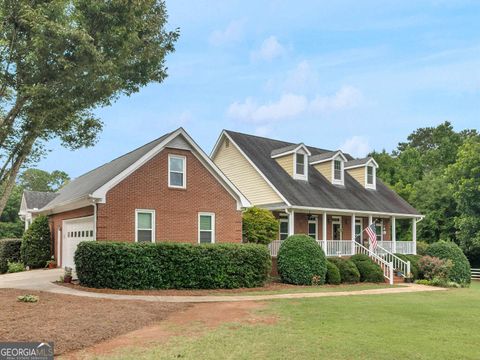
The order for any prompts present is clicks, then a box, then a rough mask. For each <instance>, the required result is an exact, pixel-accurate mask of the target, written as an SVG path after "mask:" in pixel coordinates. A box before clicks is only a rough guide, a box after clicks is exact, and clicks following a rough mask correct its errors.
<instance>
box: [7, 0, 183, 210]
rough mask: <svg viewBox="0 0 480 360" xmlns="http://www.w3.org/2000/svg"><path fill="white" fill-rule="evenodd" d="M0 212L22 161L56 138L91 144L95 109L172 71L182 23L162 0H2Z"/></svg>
mask: <svg viewBox="0 0 480 360" xmlns="http://www.w3.org/2000/svg"><path fill="white" fill-rule="evenodd" d="M0 18H1V19H2V21H1V22H0V161H1V162H0V213H2V211H3V208H4V207H5V204H6V202H7V200H8V198H9V196H10V193H11V192H12V189H13V187H14V186H15V180H16V178H17V175H18V173H19V171H20V170H21V168H22V167H23V166H25V165H26V164H28V163H31V162H33V161H35V160H38V158H39V157H40V156H42V155H43V154H44V150H45V149H44V144H45V142H46V141H48V140H51V139H53V138H59V139H60V140H61V142H62V144H63V145H64V146H66V147H68V148H70V149H78V148H80V147H83V146H92V145H93V144H94V143H95V142H96V137H97V134H98V133H99V131H100V130H101V129H102V123H101V121H100V120H99V119H98V118H96V117H95V116H94V114H93V110H94V109H96V108H98V107H101V106H108V105H110V104H111V103H112V102H113V101H114V100H116V99H117V98H118V97H119V96H121V95H127V96H128V95H130V94H132V93H135V92H138V91H139V89H140V88H141V87H143V86H145V85H147V84H148V83H150V82H159V83H160V82H162V81H163V80H164V79H165V77H166V76H167V73H166V67H165V57H166V55H167V54H169V53H171V52H172V51H174V43H175V41H176V40H177V38H178V36H179V32H178V29H177V30H175V31H166V30H165V29H164V28H165V25H166V22H167V14H166V8H165V4H164V2H163V1H161V0H144V1H92V0H59V1H27V0H0Z"/></svg>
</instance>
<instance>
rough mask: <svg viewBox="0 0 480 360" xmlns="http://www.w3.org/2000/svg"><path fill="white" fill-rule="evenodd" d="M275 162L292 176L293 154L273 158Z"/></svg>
mask: <svg viewBox="0 0 480 360" xmlns="http://www.w3.org/2000/svg"><path fill="white" fill-rule="evenodd" d="M275 160H277V163H278V164H279V165H280V166H281V167H282V168H283V169H284V170H285V171H286V172H287V173H288V175H290V176H292V177H293V154H290V155H286V156H282V157H279V158H275Z"/></svg>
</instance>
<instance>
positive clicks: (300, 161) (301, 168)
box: [296, 154, 305, 175]
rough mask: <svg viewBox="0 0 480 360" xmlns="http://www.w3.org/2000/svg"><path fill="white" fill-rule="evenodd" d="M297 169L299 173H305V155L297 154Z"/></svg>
mask: <svg viewBox="0 0 480 360" xmlns="http://www.w3.org/2000/svg"><path fill="white" fill-rule="evenodd" d="M296 170H297V174H298V175H305V155H303V154H297V164H296Z"/></svg>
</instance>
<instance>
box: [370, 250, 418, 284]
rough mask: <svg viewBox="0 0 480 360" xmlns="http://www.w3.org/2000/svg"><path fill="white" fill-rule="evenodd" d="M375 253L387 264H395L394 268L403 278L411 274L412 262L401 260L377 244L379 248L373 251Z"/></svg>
mask: <svg viewBox="0 0 480 360" xmlns="http://www.w3.org/2000/svg"><path fill="white" fill-rule="evenodd" d="M382 242H384V241H382ZM373 252H374V253H375V254H376V255H378V256H380V257H381V258H382V259H384V260H385V261H386V262H387V263H389V264H393V268H394V269H395V270H397V271H399V272H401V276H403V277H404V278H405V277H407V276H408V275H409V274H410V261H404V260H402V259H400V258H399V257H398V256H396V255H395V254H393V253H392V252H391V251H389V250H387V249H385V248H384V247H382V246H381V245H380V244H377V247H376V248H375V249H374V250H373Z"/></svg>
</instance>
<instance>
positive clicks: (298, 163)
mask: <svg viewBox="0 0 480 360" xmlns="http://www.w3.org/2000/svg"><path fill="white" fill-rule="evenodd" d="M211 158H212V159H213V161H214V162H215V164H216V165H217V166H218V167H219V168H220V169H221V170H222V172H223V173H224V174H225V175H226V176H227V177H228V178H229V179H230V180H231V181H232V182H233V183H234V184H235V185H236V186H237V187H238V188H239V189H240V191H241V192H242V193H243V194H244V195H245V196H246V197H247V199H248V200H249V201H250V202H251V203H252V204H253V205H256V206H259V207H263V208H266V209H269V210H271V211H273V213H274V214H275V216H276V217H277V218H278V219H279V234H278V241H274V242H273V243H272V244H271V245H270V250H271V254H272V255H273V256H276V253H277V251H278V248H279V244H280V241H281V240H283V239H285V238H287V237H288V236H289V235H292V234H294V233H295V234H297V233H304V234H308V235H310V236H311V237H313V238H314V239H316V240H317V241H318V243H319V245H321V246H322V248H323V249H324V250H325V252H326V254H327V256H342V255H352V254H354V253H356V252H359V251H360V252H362V251H363V252H366V251H367V250H366V248H368V247H369V242H368V237H367V235H366V232H364V231H363V230H364V229H365V228H366V227H367V226H368V225H369V224H371V223H372V222H375V223H376V234H377V241H378V244H379V245H380V246H381V248H382V249H384V250H386V251H387V252H393V253H404V254H415V253H416V224H417V222H418V221H419V220H421V219H422V215H420V214H419V213H418V211H417V210H415V209H414V208H413V207H412V206H411V205H409V204H408V203H407V202H406V201H405V200H403V199H402V198H401V197H400V196H398V195H397V194H396V193H395V192H394V191H392V190H391V189H389V188H388V187H387V186H386V185H384V184H383V183H382V182H381V181H380V180H379V179H378V178H377V177H376V171H377V168H378V164H377V163H376V162H375V160H374V159H373V158H370V157H368V158H364V159H354V158H352V157H351V156H350V155H348V154H345V153H343V152H342V151H341V150H337V151H329V150H324V149H319V148H316V147H311V146H306V145H304V144H303V143H299V144H292V143H289V142H284V141H277V140H272V139H268V138H264V137H258V136H253V135H247V134H241V133H237V132H233V131H227V130H225V131H223V132H222V133H221V135H220V137H219V138H218V140H217V143H216V144H215V147H214V149H213V151H212V154H211ZM397 219H410V221H412V238H411V239H397V238H396V232H395V221H396V220H397ZM399 240H402V241H399ZM356 244H359V245H356ZM360 245H362V246H363V247H362V246H360ZM356 247H357V248H356ZM384 255H385V253H382V259H384V258H385V256H384ZM372 256H374V255H372ZM378 261H379V262H380V261H381V260H378ZM389 261H390V260H389ZM395 261H398V260H395Z"/></svg>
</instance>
